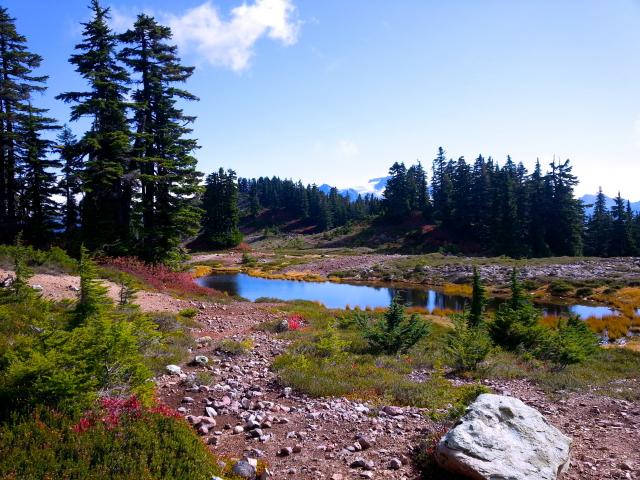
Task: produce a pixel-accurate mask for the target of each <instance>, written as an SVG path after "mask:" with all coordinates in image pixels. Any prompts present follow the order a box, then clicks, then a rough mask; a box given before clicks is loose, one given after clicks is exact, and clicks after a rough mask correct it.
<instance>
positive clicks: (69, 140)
mask: <svg viewBox="0 0 640 480" xmlns="http://www.w3.org/2000/svg"><path fill="white" fill-rule="evenodd" d="M79 147H80V146H79V144H78V140H77V138H76V136H75V135H74V134H73V132H72V131H71V129H70V128H69V127H67V126H66V125H65V127H64V128H63V129H62V131H61V132H60V134H59V135H58V137H57V149H58V151H59V155H60V160H61V162H60V163H61V164H62V167H61V173H62V175H61V178H60V183H59V188H60V192H61V194H62V195H63V197H64V203H63V205H62V224H63V227H64V245H65V246H66V247H67V248H68V249H69V250H72V251H77V247H78V246H79V244H78V231H79V228H80V208H79V204H78V198H79V196H80V194H81V192H82V169H83V165H84V164H83V161H82V152H81V150H80V148H79Z"/></svg>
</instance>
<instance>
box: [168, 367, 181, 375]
mask: <svg viewBox="0 0 640 480" xmlns="http://www.w3.org/2000/svg"><path fill="white" fill-rule="evenodd" d="M165 369H166V370H167V372H168V373H170V374H171V375H180V374H181V373H182V369H181V368H180V367H179V366H178V365H167V366H166V367H165Z"/></svg>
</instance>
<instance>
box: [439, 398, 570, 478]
mask: <svg viewBox="0 0 640 480" xmlns="http://www.w3.org/2000/svg"><path fill="white" fill-rule="evenodd" d="M570 448H571V439H570V438H569V437H567V436H566V435H564V434H563V433H562V432H561V431H560V430H558V429H557V428H555V427H554V426H553V425H551V424H549V422H547V420H546V419H545V418H544V417H543V416H542V414H541V413H540V412H538V411H537V410H536V409H534V408H531V407H529V406H527V405H525V404H524V403H522V402H521V401H520V400H518V399H517V398H513V397H506V396H502V395H492V394H482V395H480V396H478V398H477V399H476V400H475V402H473V403H472V404H471V405H470V406H469V408H467V411H466V413H465V415H464V416H463V417H462V418H461V419H460V420H459V421H458V423H457V424H456V425H455V426H454V427H453V428H452V429H451V430H449V432H447V434H446V435H445V436H444V437H442V440H440V442H439V443H438V446H437V448H436V460H437V462H438V464H439V465H440V466H441V467H442V468H445V469H446V470H449V471H451V472H454V473H458V474H462V475H465V476H467V477H469V478H472V479H478V480H555V479H557V478H558V477H559V475H560V473H562V472H563V471H564V470H566V469H567V468H568V467H569V450H570Z"/></svg>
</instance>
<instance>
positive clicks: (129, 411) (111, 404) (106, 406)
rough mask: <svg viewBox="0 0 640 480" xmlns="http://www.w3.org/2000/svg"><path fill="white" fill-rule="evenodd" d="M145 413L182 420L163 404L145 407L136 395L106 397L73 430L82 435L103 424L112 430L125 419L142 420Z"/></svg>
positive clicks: (176, 413)
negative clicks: (141, 417)
mask: <svg viewBox="0 0 640 480" xmlns="http://www.w3.org/2000/svg"><path fill="white" fill-rule="evenodd" d="M144 413H152V414H157V415H162V416H163V417H168V418H180V415H179V414H178V412H176V411H174V410H172V409H171V408H169V407H167V406H166V405H164V404H161V403H157V404H156V405H154V406H153V407H151V408H146V407H144V406H143V405H142V404H141V403H140V401H139V400H138V398H137V397H136V396H135V395H133V396H131V397H128V398H113V397H105V398H102V399H100V402H99V404H98V408H97V409H96V410H94V411H91V412H87V413H86V414H85V415H84V416H83V417H82V418H81V419H80V420H79V421H78V423H77V424H75V425H74V426H73V427H72V428H73V431H74V432H78V433H82V432H86V431H87V430H89V429H90V428H92V427H93V426H95V425H96V424H98V423H101V424H103V425H104V426H105V427H106V428H107V429H108V430H110V429H112V428H115V427H117V426H118V425H120V422H121V421H122V420H123V418H127V419H135V418H140V416H141V415H142V414H144Z"/></svg>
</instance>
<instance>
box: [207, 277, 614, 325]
mask: <svg viewBox="0 0 640 480" xmlns="http://www.w3.org/2000/svg"><path fill="white" fill-rule="evenodd" d="M197 282H198V284H199V285H202V286H206V287H211V288H215V289H216V290H220V291H223V292H227V293H229V294H230V295H237V296H240V297H243V298H246V299H248V300H251V301H254V300H256V299H258V298H261V297H269V298H277V299H280V300H311V301H318V302H321V303H323V304H324V305H325V306H327V307H328V308H345V307H346V306H347V305H348V306H350V307H351V308H354V307H360V308H362V309H364V308H366V307H372V308H375V307H386V306H388V305H389V302H390V301H391V299H392V298H395V297H398V298H399V299H401V301H402V303H404V304H405V305H408V306H417V307H424V308H426V309H427V310H428V311H429V312H433V311H434V310H435V309H439V310H452V311H456V312H460V311H462V310H463V309H464V307H465V305H466V304H467V303H468V302H469V299H468V298H467V297H463V296H460V295H446V294H444V293H442V292H440V291H438V290H433V289H421V288H406V287H402V288H398V287H384V286H371V285H352V284H347V283H332V282H302V281H296V280H270V279H266V278H257V277H251V276H249V275H246V274H244V273H237V274H224V275H211V276H208V277H202V278H199V279H198V280H197ZM503 301H504V300H500V299H495V298H494V299H492V300H491V301H490V302H489V308H492V309H495V308H497V307H498V306H499V304H500V303H501V302H503ZM541 308H542V309H543V311H544V313H545V315H567V314H569V313H572V314H575V315H579V316H580V317H581V318H587V317H590V316H595V317H598V318H601V317H603V316H607V315H617V314H618V312H616V311H615V310H612V309H610V308H609V307H594V306H588V305H571V306H567V305H543V306H541Z"/></svg>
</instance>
